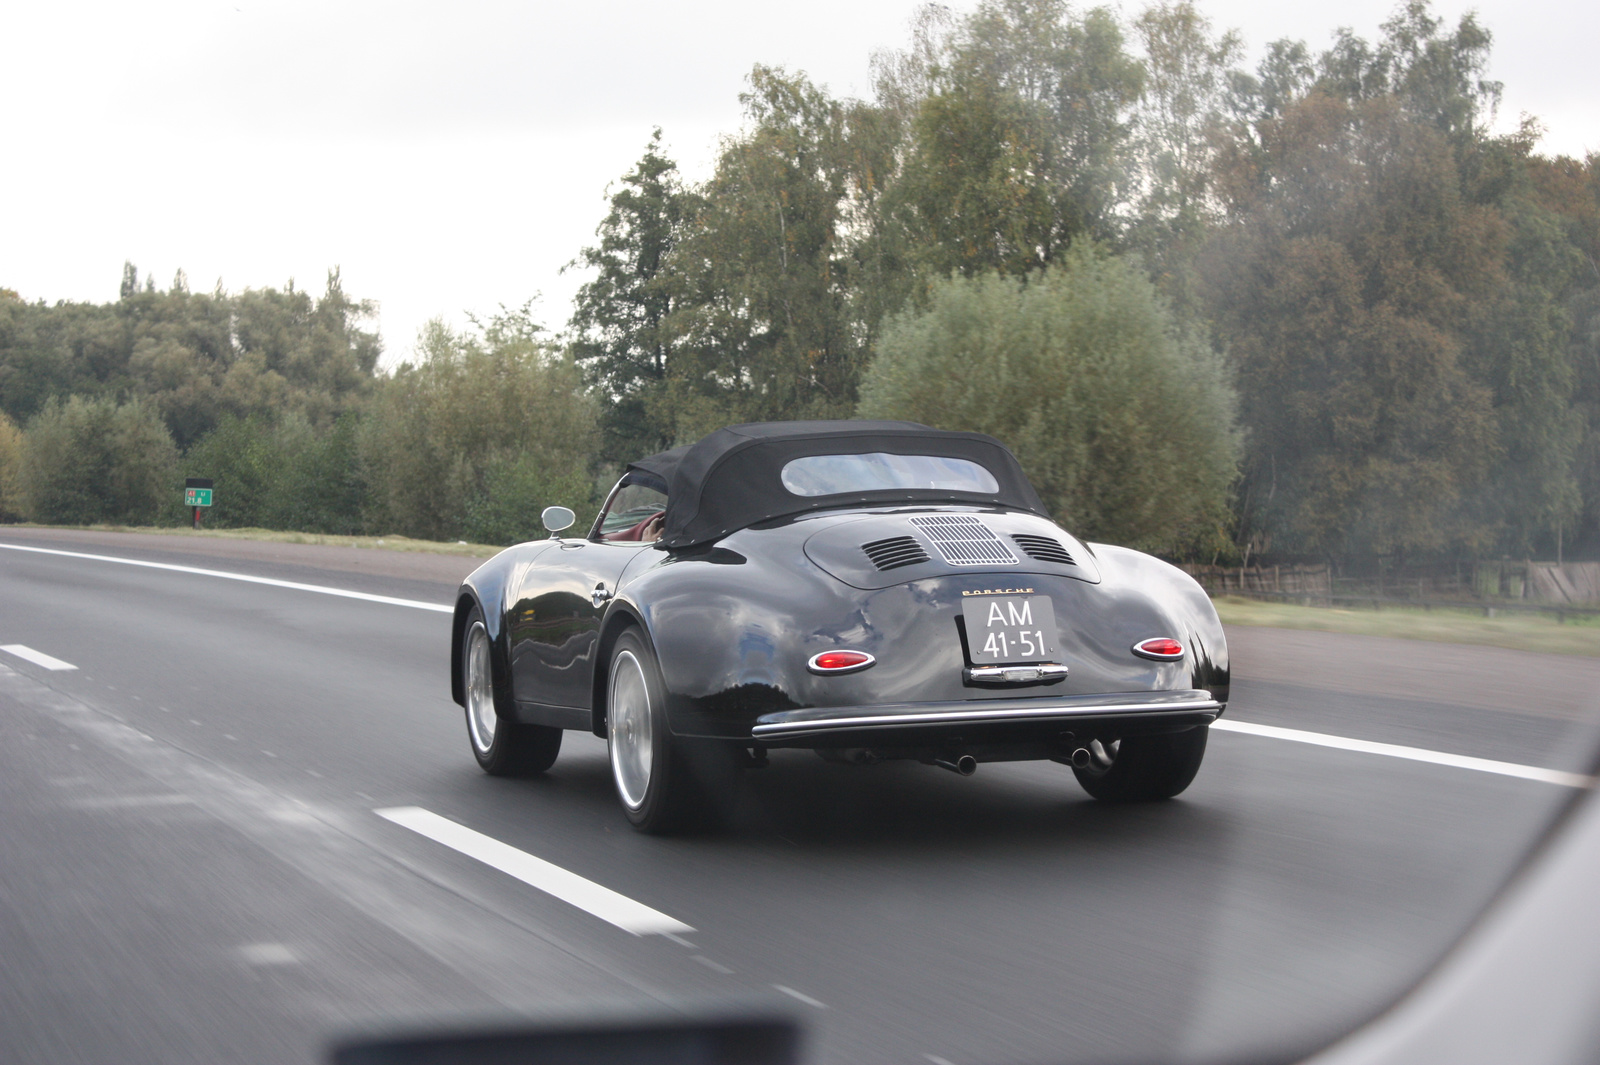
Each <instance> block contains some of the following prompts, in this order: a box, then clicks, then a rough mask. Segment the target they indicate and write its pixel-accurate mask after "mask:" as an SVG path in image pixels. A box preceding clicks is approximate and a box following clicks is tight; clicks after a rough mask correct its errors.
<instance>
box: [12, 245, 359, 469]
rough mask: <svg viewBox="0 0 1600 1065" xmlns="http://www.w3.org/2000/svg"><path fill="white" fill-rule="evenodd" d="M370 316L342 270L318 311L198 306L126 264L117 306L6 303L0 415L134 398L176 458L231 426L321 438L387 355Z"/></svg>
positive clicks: (280, 305) (222, 298) (249, 295)
mask: <svg viewBox="0 0 1600 1065" xmlns="http://www.w3.org/2000/svg"><path fill="white" fill-rule="evenodd" d="M372 312H373V307H372V305H371V304H369V303H362V302H359V301H355V300H352V299H350V298H349V297H348V296H346V295H345V293H344V290H343V287H342V285H341V283H340V279H339V272H338V271H337V270H333V271H331V272H330V273H329V275H328V281H327V287H326V290H325V292H324V294H323V295H322V297H321V298H320V299H313V298H312V297H311V296H310V295H309V294H307V293H305V292H303V291H299V290H297V289H296V288H295V287H294V285H293V284H292V283H291V284H289V285H288V286H286V287H285V288H284V289H282V290H278V289H262V290H246V291H245V292H242V293H239V294H238V295H229V294H227V293H225V292H224V291H222V289H221V288H220V287H219V288H218V289H217V291H215V292H211V293H200V294H195V293H191V292H190V291H189V289H188V284H187V282H186V281H185V280H184V278H183V276H182V273H181V271H180V273H179V276H178V277H177V278H176V279H175V280H174V282H173V285H172V287H171V289H169V290H168V291H165V292H162V291H158V290H157V289H156V288H155V286H154V284H153V279H150V278H147V279H146V283H145V284H144V285H143V286H142V287H141V286H140V285H139V283H138V271H137V270H135V269H134V267H133V266H132V264H127V265H126V266H125V267H124V269H123V284H122V295H121V298H120V299H119V300H118V301H117V302H116V303H113V304H105V305H102V306H96V305H92V304H72V303H58V304H56V305H55V306H53V307H52V306H46V305H45V304H43V303H34V304H28V303H24V302H22V301H20V300H16V299H0V412H3V413H7V414H9V415H11V416H12V417H13V418H15V419H18V420H22V419H26V418H28V417H30V416H31V415H33V414H34V413H35V412H37V411H39V410H40V409H42V407H43V406H44V404H45V403H46V402H48V401H49V400H50V399H52V398H59V397H65V396H67V395H72V394H78V395H92V396H102V395H103V396H115V397H119V398H122V397H128V396H138V397H141V398H143V399H145V400H147V401H149V403H151V404H152V405H153V406H154V407H155V409H157V410H158V411H159V412H160V414H161V416H162V418H163V419H164V420H165V422H166V424H167V427H168V429H169V430H171V432H172V435H173V437H174V439H175V440H176V442H177V444H178V445H179V446H180V447H181V448H187V447H189V445H191V444H192V443H194V442H195V441H196V440H198V439H199V438H200V437H202V436H204V435H205V434H206V433H208V432H210V431H211V430H212V429H213V428H215V427H216V425H217V424H219V423H220V421H221V420H222V419H223V418H224V417H226V416H228V415H232V416H235V417H242V418H249V417H265V418H267V419H268V420H269V421H273V420H276V419H277V418H278V417H279V416H281V415H283V414H285V413H289V412H294V413H296V414H300V415H304V416H305V417H306V418H307V419H309V420H310V422H311V423H312V424H313V425H314V426H316V427H317V428H318V429H319V430H321V429H325V428H326V427H327V426H329V425H331V424H332V423H333V421H334V420H335V419H337V417H338V416H339V414H340V413H341V412H342V411H344V410H345V409H347V408H349V407H351V406H352V405H354V404H356V403H358V402H359V401H360V399H361V398H362V396H363V395H365V393H366V392H367V391H368V390H370V387H371V378H372V374H373V371H374V369H375V367H376V365H377V359H378V354H379V351H380V346H379V342H378V338H377V336H376V335H375V334H373V333H369V332H365V331H364V330H363V329H362V328H361V325H362V323H363V321H364V320H365V319H366V318H367V317H369V316H370V315H371V314H372Z"/></svg>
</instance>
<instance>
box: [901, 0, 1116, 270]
mask: <svg viewBox="0 0 1600 1065" xmlns="http://www.w3.org/2000/svg"><path fill="white" fill-rule="evenodd" d="M1142 79H1143V75H1142V71H1141V69H1140V66H1139V64H1138V63H1137V62H1136V61H1135V60H1134V59H1133V57H1131V56H1130V55H1128V53H1127V52H1126V50H1125V48H1124V38H1123V33H1122V29H1121V27H1120V26H1119V25H1118V23H1117V21H1116V18H1115V16H1114V15H1113V14H1112V13H1111V12H1110V11H1109V10H1107V9H1105V8H1094V9H1092V10H1090V11H1088V12H1087V13H1086V14H1084V15H1083V16H1081V17H1077V16H1075V15H1074V14H1073V13H1072V11H1071V9H1070V8H1069V7H1068V6H1067V4H1066V3H1065V2H1064V0H986V2H985V3H983V4H981V5H980V6H979V7H978V9H977V10H976V11H975V12H973V14H972V15H970V16H969V17H968V18H966V19H965V20H962V21H961V22H960V23H958V24H956V26H954V27H953V28H952V30H951V31H950V32H949V33H948V34H947V35H946V36H945V37H944V39H943V40H942V41H941V42H940V44H939V46H938V48H937V51H936V52H935V55H934V62H933V65H932V67H931V69H930V70H929V77H928V84H927V88H928V95H927V96H926V97H925V98H924V99H923V100H922V101H921V103H920V106H919V107H918V109H917V112H916V117H915V118H914V120H913V121H912V129H911V139H910V144H909V145H907V151H906V161H905V166H904V176H903V179H902V181H901V184H900V185H899V187H898V188H897V189H895V190H894V191H892V192H891V193H889V194H888V196H887V201H888V205H889V209H891V210H893V211H895V212H897V213H898V215H899V216H900V217H901V218H902V219H903V220H904V223H905V225H906V226H907V228H908V229H909V230H910V231H911V233H912V234H913V237H912V240H913V243H914V245H915V251H914V253H913V254H914V257H915V259H916V261H917V262H918V263H920V265H921V267H922V269H924V270H925V271H927V273H928V274H929V275H930V276H940V275H945V274H949V273H951V272H960V273H962V274H964V275H967V276H973V275H975V274H977V273H981V272H983V271H986V270H991V269H999V270H1003V271H1005V272H1007V273H1010V274H1013V275H1018V276H1020V275H1022V274H1025V273H1027V272H1028V271H1030V270H1034V269H1037V268H1038V267H1040V266H1043V265H1046V264H1048V263H1051V262H1054V261H1055V260H1056V259H1057V258H1059V256H1060V255H1061V253H1062V252H1063V251H1064V250H1065V249H1066V248H1067V247H1068V245H1070V244H1071V243H1072V241H1073V240H1074V239H1075V238H1076V237H1078V236H1079V235H1080V234H1084V235H1088V236H1091V237H1098V238H1109V237H1112V236H1114V235H1115V234H1116V231H1117V229H1118V222H1117V220H1116V217H1115V214H1116V208H1117V206H1118V205H1119V202H1120V201H1121V200H1122V199H1123V197H1124V193H1125V187H1126V185H1127V182H1128V179H1129V177H1130V175H1129V173H1128V165H1129V161H1130V160H1129V154H1128V153H1129V143H1130V137H1131V133H1132V124H1131V109H1132V107H1133V104H1134V102H1135V100H1137V98H1138V96H1139V91H1140V86H1141V82H1142Z"/></svg>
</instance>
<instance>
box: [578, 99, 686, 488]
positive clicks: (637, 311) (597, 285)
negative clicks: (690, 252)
mask: <svg viewBox="0 0 1600 1065" xmlns="http://www.w3.org/2000/svg"><path fill="white" fill-rule="evenodd" d="M610 202H611V211H610V213H608V214H607V215H606V217H605V219H604V220H603V221H602V222H601V223H600V227H599V229H598V230H596V235H597V236H598V237H599V238H600V243H599V244H598V245H597V246H595V247H590V248H585V249H584V250H583V251H582V252H580V253H579V254H578V258H577V260H576V261H575V263H574V264H573V265H581V266H584V267H587V268H590V269H592V270H594V271H595V277H594V279H593V280H591V281H589V282H587V283H586V284H585V285H584V286H583V287H582V288H580V289H579V290H578V295H577V298H576V300H575V301H574V306H573V313H572V321H571V323H570V328H571V330H572V334H573V340H572V353H573V355H574V357H575V358H576V359H577V360H578V364H579V365H580V366H581V367H583V371H584V376H585V378H586V379H587V380H588V381H589V382H590V383H591V384H593V385H595V386H597V387H598V388H599V389H600V390H601V393H602V395H604V396H605V397H606V399H607V403H606V406H605V409H604V413H603V414H602V429H603V433H604V457H605V458H606V459H607V460H609V461H612V462H619V463H621V462H628V461H631V460H632V459H635V458H638V457H639V456H640V455H646V454H650V453H652V452H655V451H662V450H665V449H666V448H669V447H671V446H672V443H673V432H674V427H673V424H672V420H671V418H670V417H666V418H663V415H664V414H665V413H666V412H665V410H664V406H663V403H662V398H663V392H664V389H665V387H666V382H667V378H668V375H669V372H670V370H671V369H673V368H675V367H673V365H672V364H673V363H674V361H675V360H674V349H673V342H672V337H671V335H670V333H669V332H668V331H667V329H666V321H667V319H668V317H669V316H670V315H671V314H672V311H673V309H674V307H675V306H676V303H677V301H676V299H675V298H674V297H675V293H674V289H673V285H672V284H671V275H670V273H669V272H668V271H667V269H666V266H667V262H668V259H669V257H670V255H671V254H672V251H673V249H674V248H676V247H677V245H678V242H679V241H680V240H682V238H683V233H684V229H685V227H686V225H688V223H689V221H690V219H691V218H692V217H693V214H694V211H695V206H696V204H697V202H698V201H697V198H696V197H695V196H694V195H693V194H691V193H689V192H687V191H686V190H684V188H683V187H682V184H681V182H680V181H679V179H678V168H677V164H675V163H674V162H672V160H670V159H668V158H667V157H666V156H664V155H662V154H661V130H659V129H657V130H656V131H655V133H654V134H653V135H652V136H651V138H650V144H649V146H648V147H647V148H646V149H645V153H644V156H643V157H642V158H640V160H639V162H638V163H637V164H636V165H635V166H634V168H633V169H632V170H631V171H629V172H628V173H627V174H625V175H623V177H622V188H621V189H619V190H618V191H617V192H616V193H615V194H613V195H612V196H611V201H610Z"/></svg>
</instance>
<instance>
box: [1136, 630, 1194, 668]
mask: <svg viewBox="0 0 1600 1065" xmlns="http://www.w3.org/2000/svg"><path fill="white" fill-rule="evenodd" d="M1133 653H1134V654H1136V655H1138V656H1140V657H1141V658H1153V659H1155V660H1156V661H1158V662H1172V661H1175V660H1177V659H1179V658H1182V657H1183V644H1181V643H1179V642H1178V641H1177V640H1174V639H1172V638H1171V637H1168V636H1157V637H1155V638H1154V639H1151V640H1141V641H1139V642H1138V643H1136V644H1134V645H1133Z"/></svg>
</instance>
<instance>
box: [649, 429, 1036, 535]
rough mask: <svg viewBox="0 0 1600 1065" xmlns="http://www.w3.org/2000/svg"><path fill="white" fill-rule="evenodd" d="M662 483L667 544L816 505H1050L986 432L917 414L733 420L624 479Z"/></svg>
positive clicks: (653, 457)
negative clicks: (882, 418) (914, 418)
mask: <svg viewBox="0 0 1600 1065" xmlns="http://www.w3.org/2000/svg"><path fill="white" fill-rule="evenodd" d="M646 474H648V475H649V476H650V477H651V478H652V479H653V483H657V484H663V485H666V486H667V489H668V490H667V510H666V518H665V527H664V528H663V530H662V534H661V539H659V540H657V541H656V546H657V547H659V548H662V549H666V550H673V549H676V548H685V547H691V546H695V545H700V544H709V543H714V542H716V541H717V540H719V539H721V538H722V537H724V536H727V535H728V534H729V533H731V532H733V531H734V530H736V529H744V528H748V527H750V526H752V525H755V524H757V523H758V522H763V521H767V520H770V519H773V518H782V517H787V516H790V515H796V514H804V513H806V512H807V511H811V510H817V509H820V508H823V507H838V506H844V505H851V504H855V503H859V504H861V505H873V506H877V505H881V504H906V503H917V504H924V503H933V504H940V503H960V504H966V505H973V504H976V505H980V506H989V507H1005V508H1007V509H1010V510H1020V511H1025V512H1027V513H1030V514H1048V513H1049V512H1048V511H1047V510H1046V509H1045V505H1044V502H1043V501H1042V500H1041V499H1040V498H1039V495H1038V493H1037V492H1035V491H1034V490H1033V486H1032V485H1030V484H1028V478H1027V476H1026V475H1025V474H1024V473H1023V472H1022V467H1021V466H1020V465H1018V464H1017V458H1016V456H1015V455H1013V454H1012V453H1011V452H1010V451H1008V450H1006V446H1005V445H1004V444H1002V443H1000V441H998V440H996V439H995V438H994V437H992V436H984V435H983V434H982V433H960V432H947V431H944V430H939V429H930V428H928V427H927V426H926V425H918V424H916V423H915V422H875V421H818V422H760V423H755V424H751V425H730V426H728V427H727V428H726V429H718V430H717V431H716V432H714V433H712V434H710V435H709V436H707V437H705V438H704V439H703V440H700V441H698V442H697V443H694V444H685V445H684V446H682V447H675V448H673V449H672V450H671V451H663V452H661V453H660V454H658V455H649V456H647V457H645V458H642V459H639V460H637V461H636V462H633V463H631V464H630V465H629V466H628V473H627V474H626V477H627V478H633V477H637V476H642V475H646Z"/></svg>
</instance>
